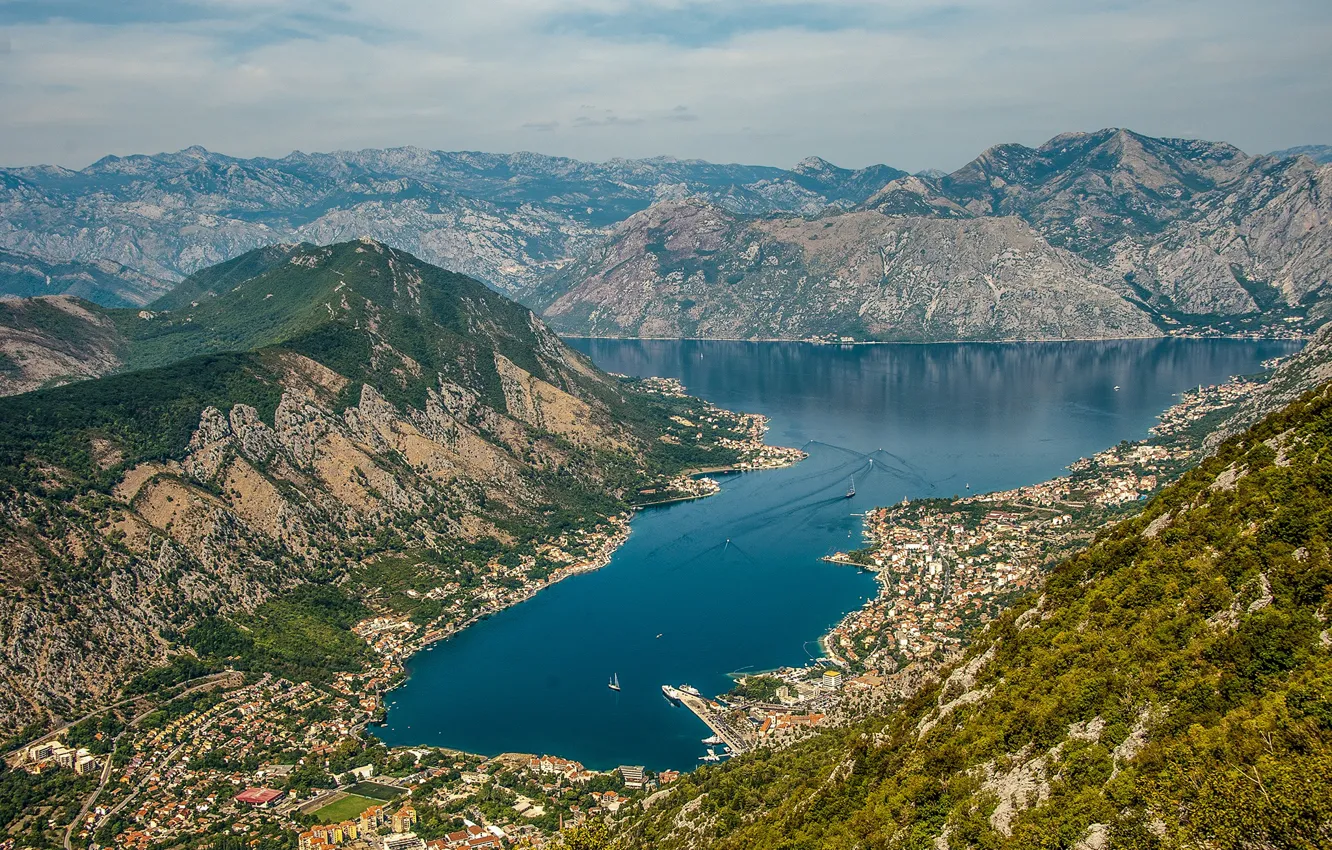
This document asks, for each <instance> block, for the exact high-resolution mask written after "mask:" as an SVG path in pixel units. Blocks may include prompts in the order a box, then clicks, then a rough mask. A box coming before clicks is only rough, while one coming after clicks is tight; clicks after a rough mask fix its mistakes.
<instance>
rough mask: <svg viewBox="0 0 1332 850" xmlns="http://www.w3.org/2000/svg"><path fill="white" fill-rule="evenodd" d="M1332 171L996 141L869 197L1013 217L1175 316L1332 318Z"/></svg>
mask: <svg viewBox="0 0 1332 850" xmlns="http://www.w3.org/2000/svg"><path fill="white" fill-rule="evenodd" d="M1330 180H1332V169H1329V168H1328V167H1327V166H1325V165H1319V164H1318V163H1317V162H1315V161H1314V160H1312V159H1310V158H1308V157H1307V156H1301V155H1295V156H1279V155H1273V156H1264V157H1252V156H1248V155H1247V154H1244V153H1243V152H1242V151H1240V150H1238V149H1237V148H1234V147H1232V146H1230V145H1225V144H1217V143H1212V142H1203V141H1195V140H1189V139H1154V138H1150V137H1146V136H1141V135H1139V134H1137V133H1132V132H1130V131H1127V130H1102V131H1100V132H1097V133H1068V134H1064V135H1061V136H1056V137H1055V138H1053V139H1051V140H1050V141H1049V142H1047V143H1045V144H1044V145H1042V146H1041V147H1039V148H1034V149H1033V148H1027V147H1024V146H1022V145H999V146H997V147H994V148H991V149H989V150H987V151H986V152H985V153H983V154H981V155H980V156H979V157H977V158H976V159H975V160H973V161H972V162H971V163H969V164H968V165H966V166H964V167H963V168H961V169H958V170H957V171H955V172H953V173H952V174H948V175H942V176H936V177H923V178H906V179H902V180H898V181H895V182H894V183H891V184H889V185H888V186H886V187H885V188H884V189H883V190H882V191H880V192H879V193H878V194H877V195H876V196H874V197H872V198H871V199H870V200H869V201H868V202H867V204H866V206H867V207H868V208H871V209H876V210H879V211H881V212H884V213H887V214H911V215H921V214H926V215H935V216H945V217H955V216H962V215H975V216H992V215H1017V216H1020V217H1021V218H1023V219H1024V220H1026V221H1027V222H1029V223H1030V224H1031V225H1032V226H1033V227H1035V228H1036V229H1037V230H1038V231H1039V232H1040V233H1041V234H1042V235H1043V236H1045V237H1046V239H1048V240H1049V241H1050V243H1051V244H1053V245H1055V246H1057V247H1062V248H1066V249H1068V250H1070V251H1073V252H1075V253H1077V254H1079V255H1080V256H1082V257H1084V258H1085V259H1087V260H1089V261H1091V262H1093V263H1095V264H1096V265H1098V266H1099V267H1101V268H1103V269H1105V270H1106V271H1108V272H1110V273H1111V274H1113V275H1114V276H1115V277H1116V278H1117V279H1118V283H1117V286H1118V287H1119V288H1120V290H1121V291H1123V292H1125V293H1126V294H1133V295H1137V296H1139V297H1141V298H1142V299H1144V300H1145V301H1147V302H1149V303H1150V304H1151V305H1152V306H1153V308H1155V309H1157V310H1159V311H1161V312H1162V313H1165V314H1167V315H1170V316H1173V317H1175V318H1176V320H1181V319H1182V320H1186V321H1187V320H1189V319H1191V318H1195V317H1240V316H1252V317H1255V319H1256V321H1254V322H1251V323H1250V325H1251V326H1252V325H1257V324H1264V323H1265V324H1269V325H1271V324H1275V325H1281V324H1282V323H1287V324H1289V322H1287V320H1292V321H1296V322H1297V323H1299V322H1301V320H1304V319H1306V318H1307V319H1310V320H1311V321H1310V322H1309V324H1311V325H1317V324H1319V323H1321V321H1322V320H1323V319H1324V318H1325V312H1324V309H1323V308H1321V307H1320V306H1318V305H1319V302H1321V301H1322V300H1323V295H1322V292H1323V288H1324V287H1325V285H1326V283H1327V280H1328V277H1329V274H1328V269H1329V263H1330V262H1332V201H1330V200H1329V198H1330V197H1332V195H1329V193H1328V183H1329V181H1330Z"/></svg>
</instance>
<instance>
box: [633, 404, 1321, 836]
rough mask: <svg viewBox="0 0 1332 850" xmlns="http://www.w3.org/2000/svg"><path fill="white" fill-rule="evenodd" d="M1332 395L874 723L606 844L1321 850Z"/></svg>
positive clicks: (1183, 494)
mask: <svg viewBox="0 0 1332 850" xmlns="http://www.w3.org/2000/svg"><path fill="white" fill-rule="evenodd" d="M1330 457H1332V385H1325V386H1324V387H1323V388H1321V389H1320V390H1318V391H1316V392H1313V393H1310V394H1308V395H1305V396H1303V397H1302V398H1301V399H1299V400H1298V401H1296V402H1295V403H1293V404H1291V405H1290V406H1289V407H1288V408H1286V409H1285V410H1283V411H1281V412H1279V413H1276V414H1274V415H1272V416H1271V417H1269V418H1268V419H1266V420H1265V421H1263V422H1262V423H1261V424H1259V425H1257V426H1255V427H1254V428H1253V429H1251V430H1250V431H1248V432H1247V433H1245V434H1243V435H1240V436H1238V437H1235V438H1232V439H1230V440H1229V441H1227V442H1226V443H1224V444H1223V445H1222V447H1221V448H1220V450H1219V451H1218V453H1217V454H1216V455H1215V456H1214V457H1212V458H1210V459H1208V460H1207V461H1205V462H1204V463H1203V464H1202V465H1201V466H1200V467H1199V468H1197V469H1196V470H1194V471H1192V472H1190V473H1188V474H1187V475H1185V476H1184V478H1183V479H1182V480H1180V481H1179V482H1178V483H1176V484H1174V485H1173V486H1171V487H1168V488H1167V489H1165V490H1164V491H1162V493H1161V494H1160V495H1158V496H1157V497H1156V498H1155V499H1154V500H1153V501H1152V502H1151V503H1150V505H1149V506H1148V507H1147V509H1146V510H1145V511H1144V512H1143V514H1142V515H1141V516H1140V517H1138V518H1136V519H1132V520H1129V521H1126V522H1124V523H1122V524H1121V525H1119V526H1117V527H1115V528H1113V529H1111V530H1108V531H1106V532H1104V533H1103V534H1102V535H1101V536H1100V538H1099V539H1098V540H1097V541H1096V542H1095V543H1094V544H1093V545H1092V546H1091V547H1090V548H1089V549H1087V550H1086V551H1085V552H1083V553H1081V554H1079V555H1077V556H1075V557H1073V558H1071V559H1069V560H1068V561H1066V562H1065V563H1063V564H1061V565H1060V566H1059V567H1057V568H1056V569H1055V570H1054V571H1053V573H1052V574H1051V575H1050V576H1049V578H1048V581H1047V582H1046V583H1045V586H1044V589H1043V592H1042V593H1041V594H1040V595H1039V596H1033V597H1030V598H1028V599H1026V600H1024V601H1022V602H1020V603H1019V604H1017V605H1016V606H1015V607H1014V608H1013V609H1012V610H1011V611H1010V612H1008V613H1007V614H1006V615H1005V616H1004V617H1002V618H1001V619H1000V620H999V621H997V622H996V623H994V624H993V625H992V626H991V627H990V628H989V629H988V630H987V631H986V632H985V633H984V634H983V635H982V636H981V637H979V638H978V639H977V640H976V642H975V643H974V645H973V646H972V647H971V648H970V650H969V652H968V655H967V659H966V660H965V661H964V662H962V663H959V664H957V665H955V666H954V667H953V668H951V670H946V671H944V675H943V677H942V683H939V684H934V685H931V686H929V687H926V688H925V689H923V690H921V691H920V692H918V693H916V694H914V695H913V696H911V697H910V698H907V699H905V700H904V701H902V702H901V704H900V706H899V707H898V710H896V711H894V712H892V713H891V714H889V715H888V716H886V717H880V718H877V719H871V720H864V721H862V722H859V723H857V724H856V725H854V726H853V727H851V728H846V729H842V730H837V731H829V732H825V733H823V734H820V735H818V736H816V737H813V738H811V739H808V740H806V741H804V742H802V743H799V744H797V745H795V746H794V747H792V748H790V749H787V750H784V751H780V752H762V751H760V752H757V753H755V754H754V755H751V756H746V757H745V758H742V759H738V760H736V761H735V762H733V763H731V764H727V765H725V766H721V767H717V768H704V769H702V770H699V771H698V772H697V773H696V774H694V775H692V776H690V777H688V778H686V779H683V780H682V781H681V784H680V785H678V786H675V787H674V790H673V791H672V792H671V793H670V795H669V797H667V798H666V799H665V800H664V801H659V802H657V803H656V805H654V806H653V807H652V808H651V809H650V810H649V811H648V812H646V813H644V814H642V815H639V816H637V817H635V818H631V819H630V821H629V822H628V824H627V825H626V826H625V827H624V828H623V829H621V830H620V831H619V833H618V834H617V839H616V841H617V846H621V847H653V848H662V850H669V848H677V847H718V848H759V847H761V848H767V850H796V848H799V850H815V848H829V850H831V849H832V848H838V850H841V849H842V848H922V850H929V849H932V848H951V849H952V850H957V849H958V848H963V847H976V848H1075V847H1077V848H1088V849H1089V848H1105V847H1112V848H1113V847H1123V848H1174V847H1193V848H1316V847H1328V846H1330V845H1332V790H1330V787H1332V786H1329V784H1328V777H1329V776H1332V657H1329V646H1330V645H1332V632H1330V631H1329V630H1328V624H1327V617H1328V614H1329V605H1330V603H1332V552H1330V551H1329V546H1328V540H1329V531H1332V528H1330V527H1329V526H1330V525H1332V459H1330Z"/></svg>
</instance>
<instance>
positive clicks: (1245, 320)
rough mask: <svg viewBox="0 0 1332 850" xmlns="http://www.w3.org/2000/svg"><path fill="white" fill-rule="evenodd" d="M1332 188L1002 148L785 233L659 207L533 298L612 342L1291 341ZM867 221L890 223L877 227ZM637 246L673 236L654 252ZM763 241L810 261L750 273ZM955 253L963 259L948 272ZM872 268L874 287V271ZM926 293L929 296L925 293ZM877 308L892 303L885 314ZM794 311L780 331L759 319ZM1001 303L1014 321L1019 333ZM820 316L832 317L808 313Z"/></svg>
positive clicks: (1188, 153)
mask: <svg viewBox="0 0 1332 850" xmlns="http://www.w3.org/2000/svg"><path fill="white" fill-rule="evenodd" d="M829 168H830V166H827V164H826V163H822V161H820V160H807V161H806V162H804V163H802V164H801V165H800V166H798V170H802V171H805V172H808V173H811V174H820V173H825V172H826V171H827V170H828V169H829ZM1330 183H1332V166H1328V165H1320V164H1318V163H1317V162H1315V161H1314V160H1313V159H1311V158H1309V157H1308V156H1303V155H1297V156H1292V157H1279V156H1263V157H1252V156H1248V155H1247V154H1245V153H1243V152H1242V151H1240V150H1238V149H1237V148H1235V147H1233V146H1230V145H1225V144H1217V143H1212V142H1202V141H1195V140H1185V139H1154V138H1150V137H1146V136H1142V135H1139V134H1136V133H1132V132H1129V131H1127V130H1103V131H1100V132H1097V133H1068V134H1064V135H1061V136H1057V137H1055V138H1054V139H1051V140H1050V141H1049V142H1047V143H1046V144H1044V145H1042V146H1041V147H1039V148H1028V147H1025V146H1022V145H1014V144H1008V145H998V146H996V147H993V148H990V149H989V150H987V151H985V152H984V153H983V154H981V155H980V156H979V157H977V158H976V159H975V160H973V161H972V162H971V163H969V164H968V165H966V166H964V167H963V168H961V169H958V170H957V171H955V172H953V173H951V174H938V173H921V174H916V175H902V176H899V177H897V178H895V179H892V180H890V181H889V182H887V183H886V184H885V185H884V186H883V187H882V188H881V189H880V190H878V191H877V192H875V193H873V195H872V196H871V197H869V199H868V200H866V201H865V203H864V204H862V205H861V209H860V210H858V211H846V212H839V211H836V210H830V211H827V212H825V213H824V214H822V215H821V216H819V217H816V218H794V217H788V218H787V219H785V220H784V221H783V222H782V223H781V224H774V223H772V222H765V221H762V220H759V219H752V220H743V218H742V217H741V216H737V215H736V214H735V213H734V212H733V211H731V210H727V209H723V208H716V207H715V205H714V209H713V211H712V212H710V213H708V214H707V215H701V214H700V213H699V212H698V208H697V207H690V206H681V205H680V204H679V203H678V202H665V203H663V204H662V205H661V209H658V210H655V211H651V210H650V211H647V212H645V213H643V214H640V215H638V216H635V217H632V218H630V219H629V220H627V221H626V222H624V223H623V224H621V225H620V226H619V227H618V228H617V229H616V230H615V231H614V232H613V233H612V234H611V236H610V238H609V240H608V241H607V243H606V244H604V245H603V246H601V247H599V248H597V249H595V250H593V251H592V252H590V253H589V255H588V256H587V257H586V258H584V259H582V260H580V261H579V262H578V263H574V264H570V265H568V266H566V267H564V268H562V269H560V270H558V271H555V272H551V273H550V275H549V276H548V277H547V279H546V280H545V281H544V282H543V283H541V284H540V285H538V286H536V287H535V288H533V289H532V290H530V291H529V293H527V294H526V296H525V298H526V300H527V301H528V302H529V303H532V304H534V305H536V306H538V307H541V308H542V309H543V310H545V311H546V312H547V315H548V317H549V318H550V320H551V321H552V322H553V323H554V324H555V325H556V326H557V327H559V328H560V329H561V330H565V331H568V332H571V333H591V334H608V335H616V336H619V335H634V334H636V333H641V334H644V335H679V334H685V335H695V334H696V335H700V336H716V335H727V336H736V337H741V338H747V337H764V336H777V337H781V338H796V339H798V338H803V337H807V336H833V337H837V336H851V337H854V338H856V339H911V340H915V339H951V338H960V339H977V338H992V339H1026V338H1042V339H1044V338H1065V337H1068V336H1083V337H1104V336H1133V335H1139V334H1158V333H1164V332H1168V331H1169V330H1171V329H1172V328H1177V327H1186V326H1187V327H1199V326H1203V327H1213V328H1216V329H1218V330H1222V331H1230V332H1240V331H1265V332H1272V331H1273V330H1276V329H1280V331H1282V332H1285V331H1287V330H1288V329H1291V328H1313V327H1317V326H1318V325H1319V324H1321V323H1322V322H1323V321H1324V320H1325V319H1326V318H1327V316H1328V311H1329V310H1332V306H1329V305H1330V304H1332V302H1329V301H1328V300H1327V298H1326V296H1327V294H1328V291H1327V290H1326V286H1327V282H1328V279H1329V276H1330V270H1332V201H1330V200H1329V198H1332V192H1330V191H1329V188H1332V187H1330V186H1329V184H1330ZM703 203H704V204H706V203H707V202H706V199H705V200H704V202H703ZM868 211H872V212H875V213H878V214H880V215H882V216H886V217H888V218H890V219H892V220H893V221H894V222H895V223H894V224H892V225H886V226H883V227H877V226H869V225H867V224H866V219H865V217H864V216H863V215H862V212H868ZM672 218H678V221H671V220H670V219H672ZM925 220H934V221H933V222H930V223H927V222H926V221H925ZM968 221H970V222H988V224H974V223H973V224H965V223H963V222H968ZM949 222H952V223H951V224H950V223H949ZM695 229H696V230H697V232H693V231H694V230H695ZM644 230H650V231H653V232H658V231H659V232H660V233H662V234H672V238H671V239H670V240H669V241H665V242H663V241H662V240H661V239H658V238H656V237H654V236H648V237H644V236H643V235H642V234H641V233H640V231H644ZM757 232H764V233H768V234H776V233H780V234H781V236H782V239H783V240H784V244H785V245H786V246H787V247H788V248H792V247H793V246H796V245H799V246H802V250H799V251H795V250H787V251H781V250H775V249H774V250H772V251H770V252H769V253H767V254H764V255H763V257H762V260H761V262H762V263H763V264H764V265H757V266H756V265H755V260H754V257H757V256H758V255H757V254H753V252H754V251H756V250H762V247H763V243H762V241H761V240H756V239H755V238H754V234H755V233H757ZM852 232H854V233H856V234H857V236H856V237H855V238H856V239H858V240H859V241H857V242H855V244H854V248H853V249H852V248H851V246H850V245H849V244H848V243H847V242H846V239H847V235H848V234H849V233H852ZM890 232H891V233H893V234H894V238H893V239H888V238H887V234H888V233H890ZM982 232H983V233H984V234H985V236H984V237H977V235H976V234H978V233H982ZM902 233H911V234H916V235H917V237H918V238H916V239H915V240H914V241H915V242H916V243H917V244H916V245H915V247H916V248H917V249H919V250H921V251H923V255H922V256H923V257H924V258H927V259H928V260H929V262H921V263H915V262H911V263H908V262H906V260H905V259H904V258H903V257H902V256H900V255H899V254H897V253H896V252H897V251H898V243H897V242H896V241H895V240H896V239H897V237H899V236H900V235H901V234H902ZM830 237H831V238H832V239H834V241H839V240H840V244H842V245H843V246H845V247H846V248H848V249H850V250H846V251H844V253H843V256H844V257H845V258H846V259H847V260H848V262H849V263H850V264H851V266H848V267H844V266H842V265H839V264H837V263H828V262H826V260H827V259H828V252H827V251H826V250H825V249H824V245H822V244H820V240H826V239H828V238H830ZM973 238H982V241H983V242H984V244H986V245H987V246H990V247H992V248H993V249H994V253H993V254H992V255H991V256H987V257H977V256H975V252H972V251H969V250H968V249H967V248H965V247H964V246H962V245H961V244H960V240H965V239H973ZM691 243H697V246H696V247H690V246H691ZM770 247H771V246H770ZM876 254H878V255H881V257H882V259H883V262H882V263H878V264H876V263H875V262H874V259H873V258H874V256H875V255H876ZM751 255H752V256H751ZM953 255H956V256H957V257H961V256H966V255H971V259H970V260H969V261H967V262H961V263H959V262H942V260H943V258H944V257H948V256H953ZM1016 255H1021V256H1022V257H1023V258H1025V261H1031V262H1032V266H1031V268H1030V269H1027V268H1024V265H1023V263H1022V262H1018V263H1008V265H1007V267H1006V268H1004V269H1002V274H1000V273H999V272H1000V271H1001V270H999V269H997V268H993V267H992V265H993V263H992V257H993V258H999V257H1004V256H1008V257H1010V258H1011V257H1013V256H1016ZM1069 255H1072V256H1073V257H1076V258H1077V259H1078V260H1080V261H1081V263H1080V264H1079V263H1076V262H1074V261H1073V260H1071V259H1070V256H1069ZM1037 256H1039V257H1041V258H1043V259H1041V260H1040V261H1035V259H1034V258H1036V257H1037ZM996 262H997V259H996ZM876 265H881V266H882V275H874V274H871V273H870V269H871V268H873V267H875V266H876ZM917 265H919V266H921V268H919V269H917V268H915V267H916V266H917ZM852 267H854V270H853V269H852ZM1052 267H1059V268H1061V269H1065V270H1068V271H1069V272H1071V273H1073V274H1074V275H1076V276H1078V277H1080V278H1081V279H1082V280H1083V281H1085V282H1086V283H1087V284H1088V287H1087V291H1086V293H1085V294H1086V295H1087V296H1088V297H1087V299H1086V300H1084V299H1083V297H1082V296H1083V294H1084V293H1082V292H1079V291H1078V289H1079V288H1080V287H1070V286H1066V285H1060V286H1056V287H1055V288H1054V289H1051V288H1050V287H1051V281H1052V278H1051V275H1050V274H1049V273H1048V270H1049V269H1051V268H1052ZM714 271H715V272H717V274H715V275H713V274H712V273H713V272H714ZM1028 272H1030V277H1029V278H1028V277H1025V276H1024V275H1026V274H1028ZM700 273H701V275H702V276H701V277H700ZM848 277H849V278H851V279H852V280H853V281H854V283H853V284H852V285H850V286H848ZM922 277H924V278H928V279H929V281H930V283H929V285H927V286H923V287H922V286H920V285H918V284H919V282H920V281H921V279H922ZM904 280H906V281H908V282H907V283H903V281H904ZM999 280H1002V285H999V284H996V285H995V286H994V287H992V286H991V285H990V284H991V283H995V282H996V281H999ZM982 282H983V283H982ZM995 289H1001V290H1002V292H1001V293H996V292H995V291H994V290H995ZM987 290H989V291H988V292H987ZM1106 290H1109V292H1108V293H1107V291H1106ZM885 295H890V297H889V298H888V300H889V301H891V302H892V304H893V306H890V307H887V308H885V307H884V304H883V301H884V298H885ZM1107 298H1108V299H1109V300H1107ZM1061 299H1062V301H1063V304H1062V307H1063V308H1064V310H1065V311H1066V312H1065V313H1064V314H1062V315H1059V314H1058V311H1057V309H1056V308H1055V305H1054V302H1055V301H1057V300H1061ZM945 305H946V306H948V307H949V308H950V309H954V310H957V309H960V310H961V314H962V315H961V316H959V318H958V320H957V321H956V322H955V323H953V326H952V327H949V326H947V325H948V324H949V323H947V322H945V323H944V326H940V325H939V324H938V323H936V322H933V321H932V320H933V317H934V316H936V315H938V314H939V310H940V307H942V306H945ZM1112 305H1113V306H1112ZM783 306H785V308H786V310H787V312H788V315H787V316H785V317H782V316H776V317H772V318H769V317H768V315H767V314H768V312H769V311H770V310H777V311H780V310H781V309H782V308H783ZM1005 307H1011V308H1012V312H1013V313H1015V314H1018V315H1019V318H1017V319H1016V320H1010V319H1009V318H1008V317H1007V316H1005ZM825 310H831V311H832V314H831V315H828V316H821V315H817V314H819V313H820V312H821V311H825ZM1032 310H1034V311H1035V312H1034V313H1032V312H1031V311H1032ZM737 311H738V312H739V315H740V316H741V317H743V318H735V316H736V313H737ZM987 312H988V314H989V315H988V316H987ZM714 315H715V316H716V318H714ZM926 316H928V317H930V318H929V319H926V318H924V317H926ZM1130 316H1133V317H1136V318H1132V319H1130V318H1129V317H1130ZM865 317H868V319H865ZM862 319H865V320H863V321H862ZM640 327H643V328H645V329H644V330H639V328H640ZM690 328H693V329H694V330H693V331H691V330H690Z"/></svg>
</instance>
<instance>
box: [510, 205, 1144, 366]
mask: <svg viewBox="0 0 1332 850" xmlns="http://www.w3.org/2000/svg"><path fill="white" fill-rule="evenodd" d="M1112 284H1113V280H1112V279H1111V278H1110V276H1109V275H1107V274H1106V273H1104V272H1102V271H1100V270H1098V269H1096V268H1095V267H1093V266H1092V265H1091V264H1089V263H1087V262H1085V261H1083V260H1081V259H1079V258H1078V257H1076V256H1074V255H1073V254H1071V253H1069V252H1067V251H1063V250H1060V249H1057V248H1053V247H1051V246H1050V245H1049V244H1048V243H1047V242H1046V241H1045V240H1044V239H1043V238H1042V237H1041V236H1040V235H1039V234H1038V233H1036V232H1035V231H1034V230H1033V229H1032V228H1031V227H1030V226H1028V225H1027V224H1026V223H1024V222H1022V221H1021V220H1020V219H1017V218H1014V217H991V218H967V219H960V220H948V219H941V218H927V217H920V216H912V217H888V216H884V215H881V214H878V213H875V212H856V213H846V214H840V215H831V216H827V217H824V218H821V219H815V220H807V219H803V218H779V219H748V218H742V217H738V216H735V215H732V214H730V213H728V212H726V211H724V210H721V209H718V208H717V207H714V206H712V205H709V204H706V203H702V202H697V201H693V202H682V203H670V204H659V205H657V206H655V207H653V208H652V209H649V210H647V211H646V212H643V213H640V214H638V215H636V216H634V217H632V218H630V219H629V220H628V221H627V222H625V223H624V224H623V225H622V226H620V227H619V228H618V229H617V230H616V232H615V233H614V235H613V236H612V237H611V239H610V241H609V242H608V243H607V244H606V245H605V246H604V247H602V248H599V249H598V250H596V251H594V252H593V253H592V254H591V255H590V256H589V257H588V258H587V259H586V260H585V261H582V262H580V263H578V264H575V265H573V266H571V267H570V268H569V269H567V270H566V271H565V272H564V273H563V275H562V276H561V278H559V279H557V280H556V281H554V282H553V283H552V284H551V285H550V286H549V287H548V288H546V289H545V290H543V291H542V292H540V293H537V294H535V295H534V296H533V298H534V300H535V301H537V303H544V304H545V308H544V314H545V316H546V318H547V319H548V320H549V321H550V322H551V323H552V324H553V325H554V326H555V327H556V328H558V329H560V330H563V331H567V332H571V333H586V334H592V335H606V336H645V337H672V336H701V337H712V338H739V339H747V338H775V339H803V338H808V337H827V336H833V337H836V336H841V335H853V336H855V337H857V338H861V339H880V340H942V339H1072V338H1106V337H1136V336H1150V335H1154V334H1155V333H1156V332H1157V331H1156V328H1155V326H1154V325H1153V324H1152V321H1151V319H1150V317H1149V316H1148V314H1147V313H1146V312H1144V311H1143V310H1141V309H1139V308H1138V307H1136V306H1134V305H1133V304H1130V303H1129V302H1128V301H1126V300H1125V299H1124V298H1122V297H1120V296H1119V295H1118V294H1116V293H1115V292H1114V291H1113V289H1112V288H1111V286H1112ZM566 286H567V288H565V287H566Z"/></svg>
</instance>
